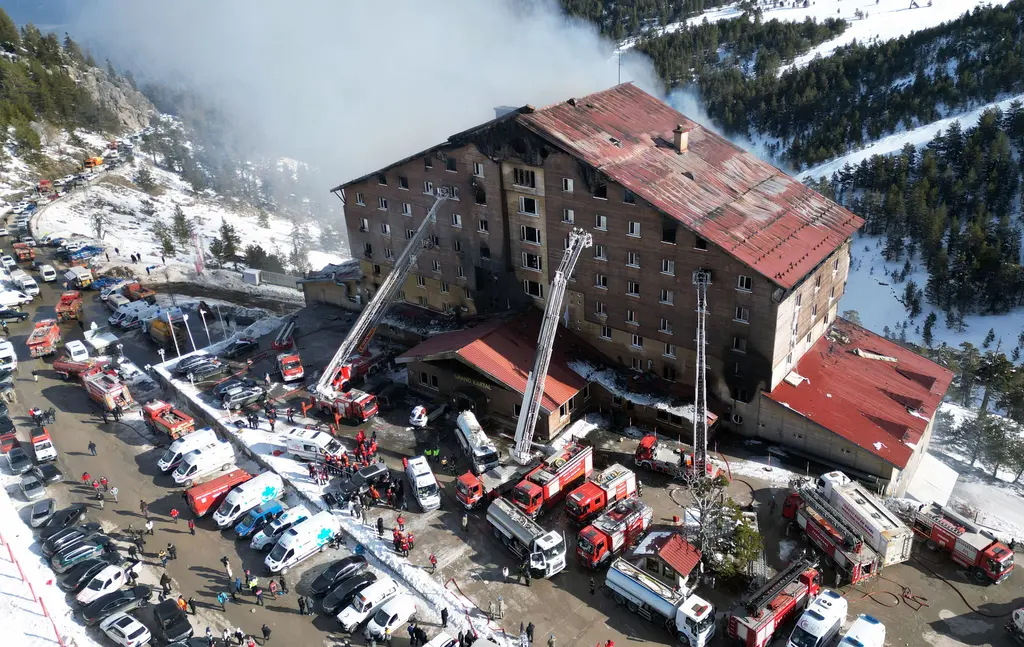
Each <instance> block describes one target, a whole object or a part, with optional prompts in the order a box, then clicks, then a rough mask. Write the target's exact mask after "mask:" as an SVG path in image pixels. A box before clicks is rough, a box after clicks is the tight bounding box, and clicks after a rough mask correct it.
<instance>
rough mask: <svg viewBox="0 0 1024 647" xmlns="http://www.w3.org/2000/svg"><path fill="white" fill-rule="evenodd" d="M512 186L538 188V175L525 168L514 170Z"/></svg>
mask: <svg viewBox="0 0 1024 647" xmlns="http://www.w3.org/2000/svg"><path fill="white" fill-rule="evenodd" d="M512 184H515V185H516V186H525V187H527V188H530V189H536V188H537V174H536V173H534V172H533V171H530V170H527V169H524V168H514V169H512Z"/></svg>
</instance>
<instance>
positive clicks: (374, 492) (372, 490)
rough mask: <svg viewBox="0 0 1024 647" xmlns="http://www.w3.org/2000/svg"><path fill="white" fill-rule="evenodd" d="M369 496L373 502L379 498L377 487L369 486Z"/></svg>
mask: <svg viewBox="0 0 1024 647" xmlns="http://www.w3.org/2000/svg"><path fill="white" fill-rule="evenodd" d="M370 496H371V497H372V498H373V501H374V503H376V502H377V499H379V498H380V492H378V491H377V488H375V487H374V486H372V485H371V486H370Z"/></svg>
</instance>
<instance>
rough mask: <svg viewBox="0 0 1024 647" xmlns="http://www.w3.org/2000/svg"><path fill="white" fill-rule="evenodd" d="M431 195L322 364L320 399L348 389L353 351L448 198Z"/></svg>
mask: <svg viewBox="0 0 1024 647" xmlns="http://www.w3.org/2000/svg"><path fill="white" fill-rule="evenodd" d="M434 197H435V200H434V204H433V205H432V206H431V207H430V211H428V212H427V215H426V217H424V218H423V222H421V223H420V226H419V228H418V229H416V231H415V233H413V235H412V238H410V239H409V242H408V243H406V245H405V249H403V250H402V252H401V253H400V254H399V255H398V258H396V259H395V265H394V267H392V268H391V272H389V273H388V275H387V278H385V279H384V281H383V282H382V283H381V284H380V287H379V288H377V293H376V294H374V295H373V298H372V299H370V302H369V303H368V304H366V307H365V308H363V311H362V313H360V315H359V318H358V319H356V323H355V325H353V326H352V330H350V331H349V333H348V335H347V336H346V337H345V339H344V341H342V342H341V346H339V347H338V352H336V353H335V354H334V357H333V358H331V361H330V362H328V364H327V366H326V367H324V372H323V375H321V376H320V381H319V382H317V384H316V389H315V390H316V394H317V395H318V396H320V397H321V398H336V397H337V396H338V394H339V393H343V392H345V391H348V386H349V385H348V383H349V380H351V379H352V365H351V363H349V360H350V358H351V357H352V355H353V354H358V353H361V352H362V351H363V350H364V349H365V348H366V345H367V344H368V343H369V341H370V339H371V338H372V337H373V333H374V332H376V330H377V326H378V325H380V322H381V320H382V319H383V318H384V313H386V312H387V310H388V306H390V305H391V301H392V299H394V298H395V295H396V294H397V293H398V291H399V289H401V287H402V284H403V283H405V278H406V277H407V276H408V275H409V270H410V269H411V268H412V266H413V264H414V263H415V262H416V258H417V257H418V256H419V254H420V252H421V251H423V247H424V245H423V241H424V239H425V238H426V235H427V231H428V230H429V229H430V225H431V224H432V223H433V222H434V221H435V220H436V219H437V211H438V209H440V208H441V205H442V204H444V202H445V200H447V199H448V189H447V188H446V187H438V188H437V189H436V191H435V196H434Z"/></svg>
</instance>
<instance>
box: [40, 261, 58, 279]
mask: <svg viewBox="0 0 1024 647" xmlns="http://www.w3.org/2000/svg"><path fill="white" fill-rule="evenodd" d="M39 276H40V277H41V278H42V279H43V281H46V282H47V283H49V282H50V281H56V280H57V270H55V269H53V265H42V266H40V268H39Z"/></svg>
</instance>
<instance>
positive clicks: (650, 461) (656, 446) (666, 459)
mask: <svg viewBox="0 0 1024 647" xmlns="http://www.w3.org/2000/svg"><path fill="white" fill-rule="evenodd" d="M633 462H634V463H636V466H637V467H642V468H644V469H648V470H651V471H652V472H661V473H662V474H668V475H670V476H671V477H672V478H676V479H678V478H684V477H685V476H687V475H688V474H690V473H691V472H692V471H693V454H692V453H690V452H689V451H687V448H684V447H682V446H679V445H676V446H672V445H670V444H669V443H668V441H666V440H664V439H662V438H660V437H659V436H658V434H647V435H646V436H644V437H643V438H641V439H640V444H638V445H637V447H636V451H635V452H634V453H633ZM706 469H707V476H708V477H709V478H717V477H718V476H719V475H720V474H721V473H722V470H721V468H719V467H718V466H717V465H716V464H715V463H713V462H712V461H710V460H709V461H708V462H707V465H706Z"/></svg>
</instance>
